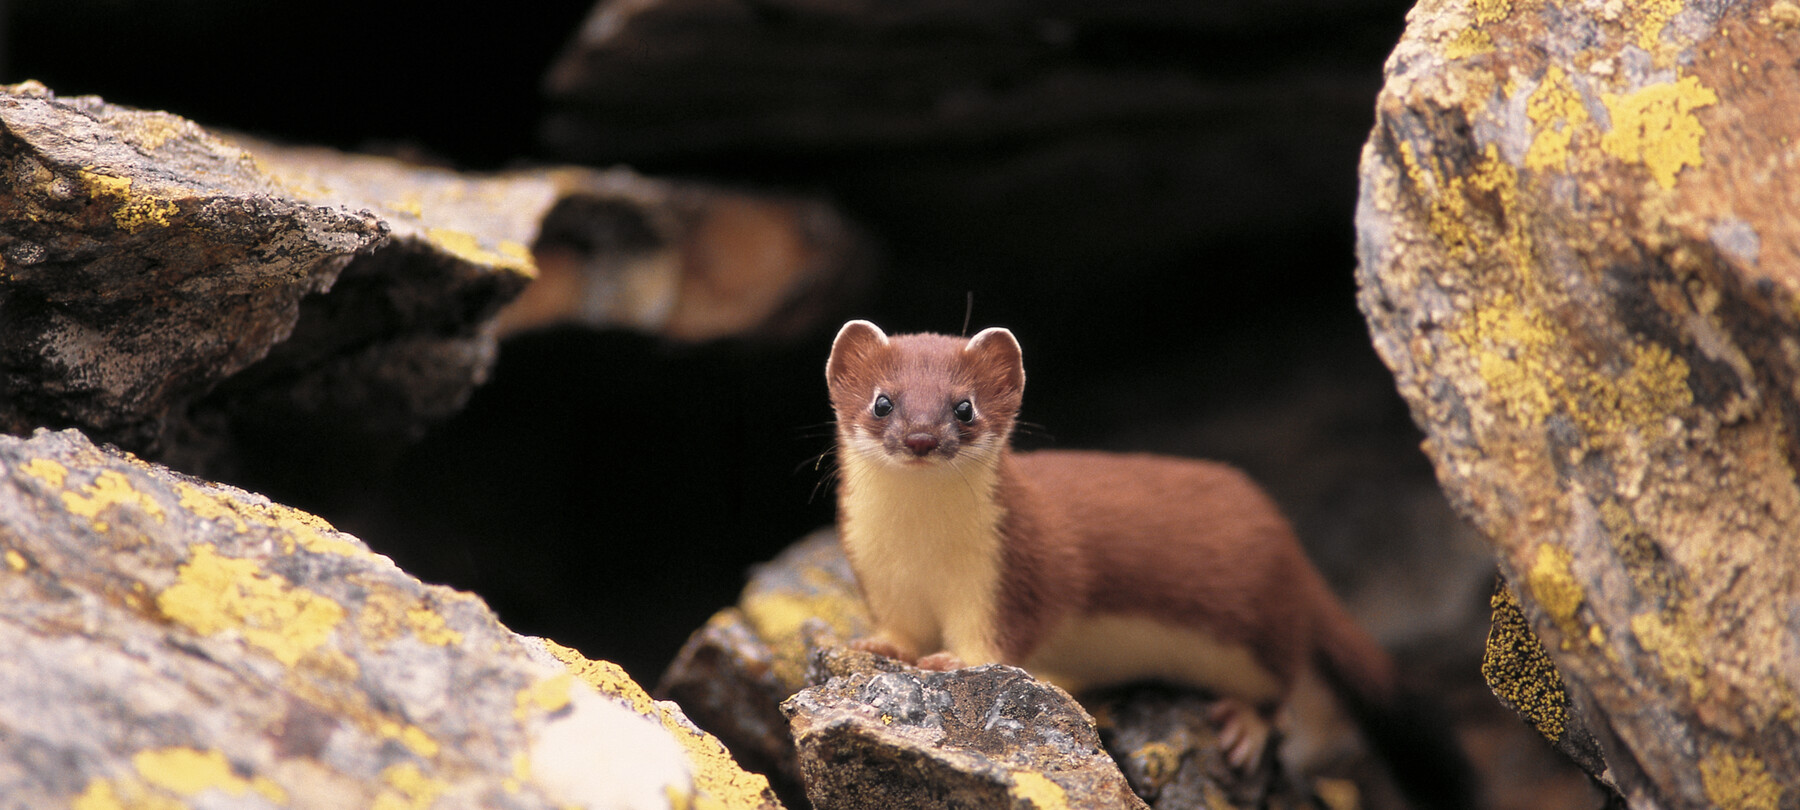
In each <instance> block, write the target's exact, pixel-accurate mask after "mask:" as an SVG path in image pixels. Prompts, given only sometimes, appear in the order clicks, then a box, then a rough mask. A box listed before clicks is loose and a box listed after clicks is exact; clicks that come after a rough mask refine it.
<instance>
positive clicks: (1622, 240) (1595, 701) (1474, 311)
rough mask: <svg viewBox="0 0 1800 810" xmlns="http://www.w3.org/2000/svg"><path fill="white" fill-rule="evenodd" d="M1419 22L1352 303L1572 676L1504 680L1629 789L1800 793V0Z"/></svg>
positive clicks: (1723, 802)
mask: <svg viewBox="0 0 1800 810" xmlns="http://www.w3.org/2000/svg"><path fill="white" fill-rule="evenodd" d="M1408 20H1409V25H1408V27H1407V31H1406V34H1405V37H1404V38H1403V39H1402V40H1401V42H1400V44H1399V46H1398V47H1397V48H1396V49H1395V51H1394V53H1393V56H1392V57H1391V58H1390V59H1389V60H1388V63H1387V68H1386V76H1387V81H1386V87H1385V89H1384V90H1383V91H1382V94H1381V97H1380V100H1379V102H1378V109H1377V121H1376V126H1375V129H1374V132H1373V133H1372V135H1371V136H1370V139H1369V141H1368V144H1367V146H1366V147H1365V150H1364V155H1363V163H1362V192H1361V200H1360V204H1359V209H1358V215H1357V232H1358V241H1359V251H1360V267H1359V270H1358V278H1359V282H1360V285H1361V292H1360V297H1359V304H1360V306H1361V308H1362V311H1363V313H1364V315H1365V316H1366V318H1367V320H1368V323H1369V326H1370V331H1371V333H1372V335H1373V337H1374V343H1375V346H1376V348H1377V350H1378V351H1379V352H1380V354H1381V355H1382V358H1383V360H1384V361H1385V362H1386V363H1387V364H1388V366H1389V367H1390V368H1391V369H1392V370H1393V372H1394V376H1395V378H1396V381H1397V383H1398V387H1399V390H1400V393H1401V394H1402V395H1403V396H1404V397H1405V398H1406V400H1407V401H1408V404H1409V405H1410V406H1411V408H1412V413H1413V417H1414V419H1415V421H1417V422H1418V424H1419V425H1420V426H1421V427H1422V428H1423V429H1424V430H1425V432H1426V434H1427V437H1428V438H1427V441H1426V443H1425V450H1426V452H1427V454H1428V455H1429V456H1430V457H1431V458H1432V461H1433V463H1434V464H1435V465H1436V468H1437V474H1438V478H1439V480H1440V481H1441V483H1442V484H1443V487H1444V490H1445V492H1446V493H1447V494H1448V495H1449V497H1450V500H1451V501H1452V503H1453V504H1454V506H1455V507H1456V508H1457V509H1458V511H1460V512H1461V513H1462V514H1463V515H1464V516H1465V517H1466V518H1467V519H1468V520H1470V521H1471V522H1472V523H1473V524H1474V525H1475V526H1476V527H1477V528H1479V529H1480V530H1481V531H1482V533H1483V534H1485V535H1486V536H1487V537H1488V539H1489V540H1490V541H1491V542H1492V543H1493V545H1494V548H1495V550H1496V551H1497V552H1498V556H1499V560H1500V566H1501V569H1502V571H1503V573H1504V574H1505V575H1506V578H1507V580H1508V581H1509V582H1510V583H1511V586H1512V588H1513V595H1515V596H1516V597H1517V602H1518V605H1519V607H1520V608H1521V610H1522V615H1523V616H1524V617H1525V618H1526V620H1528V622H1529V624H1530V627H1531V629H1532V630H1534V631H1535V632H1536V634H1537V635H1538V636H1539V637H1540V638H1541V639H1542V640H1543V646H1544V648H1545V651H1546V652H1547V654H1548V658H1549V660H1550V661H1551V662H1553V663H1554V666H1555V669H1556V670H1559V671H1560V674H1561V681H1562V682H1563V684H1564V685H1565V686H1566V688H1567V691H1566V693H1565V694H1563V695H1561V696H1556V695H1555V694H1554V690H1548V689H1543V690H1541V691H1539V692H1535V693H1534V692H1533V691H1531V690H1532V689H1536V688H1538V687H1541V686H1544V685H1546V684H1549V683H1551V681H1550V679H1548V678H1537V679H1536V683H1537V684H1538V686H1536V687H1534V686H1532V685H1531V684H1527V683H1520V684H1517V685H1516V686H1506V685H1504V684H1503V685H1502V686H1501V691H1502V692H1503V693H1509V694H1510V697H1509V699H1511V700H1514V701H1515V702H1518V701H1519V700H1520V699H1521V698H1526V697H1529V696H1531V695H1534V694H1538V695H1549V696H1550V697H1549V699H1548V700H1543V701H1540V700H1538V699H1536V698H1531V699H1528V700H1524V703H1526V704H1533V705H1535V707H1536V709H1543V708H1546V707H1554V706H1557V705H1566V706H1569V707H1573V708H1575V709H1577V710H1578V711H1575V712H1566V713H1557V712H1549V713H1543V712H1539V713H1538V717H1537V718H1536V719H1538V720H1539V722H1540V728H1541V729H1544V730H1545V733H1546V735H1547V736H1551V737H1553V738H1557V739H1559V740H1562V741H1564V742H1565V743H1571V741H1570V739H1569V738H1568V737H1566V733H1567V732H1568V731H1569V729H1567V728H1556V727H1549V726H1544V725H1542V720H1543V718H1545V717H1552V716H1555V717H1560V718H1562V719H1564V720H1568V721H1569V722H1575V721H1576V719H1577V718H1585V723H1586V725H1588V726H1590V727H1589V728H1588V729H1586V732H1591V733H1592V735H1593V740H1592V742H1593V744H1592V745H1589V744H1586V743H1571V744H1573V745H1576V746H1578V747H1580V748H1585V749H1586V754H1583V755H1581V758H1582V759H1584V760H1586V761H1587V762H1588V764H1589V765H1590V767H1592V766H1593V765H1594V763H1595V759H1594V757H1593V754H1595V753H1596V750H1597V752H1598V753H1599V754H1601V755H1602V758H1603V760H1604V765H1603V767H1601V768H1598V769H1596V770H1597V772H1596V774H1595V775H1596V776H1599V777H1601V778H1603V779H1605V780H1606V781H1608V782H1609V783H1611V784H1612V785H1614V786H1615V787H1616V788H1618V790H1620V791H1621V792H1622V793H1623V795H1624V796H1625V798H1626V799H1627V801H1628V802H1629V803H1631V804H1632V806H1643V807H1651V806H1655V807H1663V808H1674V807H1791V806H1795V804H1796V802H1800V794H1797V793H1796V791H1795V789H1794V786H1795V785H1800V719H1797V718H1800V703H1797V702H1796V695H1800V676H1797V675H1796V673H1800V629H1797V628H1796V625H1795V623H1794V619H1793V617H1794V616H1796V615H1800V479H1797V477H1796V475H1795V470H1796V469H1800V431H1796V427H1795V426H1796V425H1800V396H1796V391H1800V387H1797V386H1796V384H1797V383H1800V314H1797V313H1800V219H1796V218H1795V217H1794V216H1793V215H1792V212H1794V211H1797V210H1800V183H1795V182H1794V180H1793V178H1794V173H1795V167H1796V154H1795V151H1794V149H1795V146H1794V144H1795V143H1796V142H1797V141H1800V74H1797V73H1796V72H1795V71H1794V70H1793V65H1794V64H1795V63H1796V61H1797V60H1800V6H1796V5H1795V4H1794V3H1793V2H1791V1H1790V0H1773V2H1734V3H1684V2H1669V3H1624V4H1617V3H1583V4H1528V3H1508V2H1485V0H1484V1H1482V2H1455V1H1451V0H1428V2H1422V3H1420V4H1419V6H1418V7H1416V8H1415V9H1414V10H1413V12H1412V14H1411V15H1409V17H1408ZM1510 649H1512V650H1513V651H1514V652H1517V651H1519V650H1521V649H1525V650H1527V651H1528V646H1522V645H1520V644H1517V643H1513V644H1511V645H1510ZM1529 658H1530V656H1519V657H1518V658H1517V659H1516V662H1519V663H1526V662H1528V659H1529ZM1490 669H1491V670H1493V671H1495V672H1502V671H1510V672H1516V673H1527V672H1538V673H1540V674H1541V673H1542V672H1543V667H1542V666H1517V667H1511V668H1509V667H1501V666H1495V667H1490ZM1584 733H1585V732H1584ZM1571 750H1573V749H1571Z"/></svg>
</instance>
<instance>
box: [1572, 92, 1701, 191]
mask: <svg viewBox="0 0 1800 810" xmlns="http://www.w3.org/2000/svg"><path fill="white" fill-rule="evenodd" d="M1601 100H1602V101H1604V102H1605V104H1606V109H1607V112H1608V113H1609V114H1610V117H1611V118H1612V131H1610V132H1608V133H1606V134H1605V135H1603V136H1601V138H1600V148H1601V150H1602V151H1604V152H1606V154H1608V155H1611V156H1613V157H1615V158H1618V159H1619V160H1623V161H1625V162H1627V163H1642V164H1644V166H1646V167H1647V168H1649V169H1650V175H1651V176H1652V177H1654V178H1655V179H1656V183H1657V185H1660V186H1662V187H1663V188H1664V189H1669V188H1674V186H1675V175H1676V174H1677V173H1678V172H1680V171H1681V168H1682V167H1683V166H1695V167H1698V166H1700V165H1701V164H1702V162H1703V161H1704V158H1703V157H1702V156H1701V154H1700V139H1701V137H1702V136H1704V135H1705V134H1706V128H1705V127H1703V126H1701V125H1700V119H1699V118H1697V117H1695V115H1694V110H1697V109H1699V108H1701V107H1708V106H1711V105H1713V104H1717V103H1718V101H1719V97H1718V95H1717V94H1715V93H1713V91H1712V90H1710V89H1708V88H1707V87H1706V86H1705V85H1702V84H1701V83H1700V80H1699V79H1698V78H1696V77H1693V76H1684V77H1682V79H1681V80H1680V81H1678V82H1676V83H1674V84H1653V85H1650V86H1648V87H1645V88H1643V89H1640V90H1638V91H1637V92H1635V93H1627V94H1625V95H1617V94H1613V93H1605V94H1602V96H1601Z"/></svg>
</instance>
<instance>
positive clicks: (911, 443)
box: [906, 432, 938, 457]
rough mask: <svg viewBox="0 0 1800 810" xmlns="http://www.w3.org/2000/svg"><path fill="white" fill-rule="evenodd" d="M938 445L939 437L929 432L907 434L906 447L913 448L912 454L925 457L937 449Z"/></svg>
mask: <svg viewBox="0 0 1800 810" xmlns="http://www.w3.org/2000/svg"><path fill="white" fill-rule="evenodd" d="M937 446H938V440H937V437H936V436H933V435H931V434H929V433H923V432H921V433H908V434H906V449H908V450H911V451H912V454H913V455H915V456H920V457H923V456H927V455H930V454H931V451H933V450H936V449H937Z"/></svg>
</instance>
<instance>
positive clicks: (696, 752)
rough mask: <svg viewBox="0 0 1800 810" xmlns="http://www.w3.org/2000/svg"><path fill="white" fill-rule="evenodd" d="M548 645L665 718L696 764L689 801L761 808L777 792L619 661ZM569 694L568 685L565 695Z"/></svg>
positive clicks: (714, 807) (713, 807)
mask: <svg viewBox="0 0 1800 810" xmlns="http://www.w3.org/2000/svg"><path fill="white" fill-rule="evenodd" d="M544 648H545V650H546V651H548V652H549V653H550V654H551V656H553V657H555V658H556V660H558V661H560V662H561V663H562V665H563V666H564V667H565V668H567V669H568V671H569V672H570V673H571V674H572V675H573V676H575V677H578V678H580V679H581V680H582V681H584V682H586V683H587V684H588V685H589V686H592V687H593V688H594V690H595V691H597V692H599V693H600V694H602V695H608V696H611V697H613V698H614V699H619V700H623V701H624V702H625V703H626V704H627V705H629V706H630V707H631V709H632V710H633V711H635V712H637V713H638V714H641V715H644V716H646V717H650V718H652V719H656V720H659V721H661V723H662V725H663V728H664V729H667V730H668V732H669V736H671V737H673V738H674V739H675V741H676V742H677V743H680V744H681V747H682V749H683V751H685V752H686V754H687V759H688V763H689V764H690V765H691V766H693V772H694V795H693V797H692V803H691V804H690V805H689V806H691V807H693V808H694V810H724V808H735V807H758V806H760V805H762V804H763V803H764V801H765V799H767V798H769V797H771V796H773V794H772V793H771V792H770V790H769V779H768V777H765V776H763V775H762V774H756V773H750V772H748V771H745V770H744V769H743V768H742V767H740V766H739V765H738V764H737V761H736V760H734V759H732V758H731V752H729V751H727V750H726V749H725V745H724V744H723V743H721V742H719V740H718V738H717V737H714V736H712V735H711V734H707V733H706V732H704V731H700V730H698V729H696V728H693V727H691V726H688V725H684V724H683V723H681V722H680V721H679V720H677V719H676V715H675V714H674V713H673V712H671V711H669V710H668V709H666V708H664V707H663V706H661V705H659V704H657V703H656V701H654V700H651V699H650V695H649V694H648V693H646V692H645V691H644V688H643V687H641V686H638V684H637V682H636V681H633V680H631V677H630V676H629V675H627V674H625V670H623V669H621V668H620V667H619V666H618V665H617V664H613V663H611V662H608V661H594V660H590V659H589V658H587V657H586V656H584V655H582V654H581V653H580V652H578V651H576V650H573V649H570V648H568V647H564V646H562V645H561V644H557V643H556V642H554V641H550V640H548V639H545V640H544ZM528 689H529V687H528ZM521 696H523V694H522V693H521ZM567 699H568V698H567V690H566V688H565V690H564V693H563V700H564V701H567Z"/></svg>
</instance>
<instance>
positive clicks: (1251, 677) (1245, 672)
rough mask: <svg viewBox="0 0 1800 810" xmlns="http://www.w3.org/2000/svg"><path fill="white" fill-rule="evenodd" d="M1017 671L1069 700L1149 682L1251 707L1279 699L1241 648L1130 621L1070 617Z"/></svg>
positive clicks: (1272, 681)
mask: <svg viewBox="0 0 1800 810" xmlns="http://www.w3.org/2000/svg"><path fill="white" fill-rule="evenodd" d="M1024 666H1025V669H1027V670H1030V671H1031V673H1032V674H1033V675H1036V676H1038V677H1040V678H1043V679H1044V680H1047V681H1050V682H1051V683H1054V684H1056V685H1057V686H1060V687H1062V688H1064V689H1066V690H1068V691H1070V692H1078V691H1080V690H1083V689H1088V688H1091V687H1097V686H1110V685H1115V684H1121V683H1127V682H1130V681H1139V680H1152V679H1156V680H1165V681H1170V682H1174V683H1183V684H1189V685H1193V686H1200V687H1204V688H1207V689H1210V690H1212V691H1214V692H1217V693H1219V694H1221V695H1225V696H1229V697H1235V698H1239V699H1241V700H1244V701H1247V702H1250V703H1258V704H1260V703H1271V702H1274V701H1277V700H1279V699H1281V697H1282V686H1281V682H1280V681H1279V680H1278V679H1276V677H1275V676H1274V675H1273V674H1271V673H1270V672H1269V671H1268V670H1267V669H1265V668H1263V666H1262V665H1261V664H1258V663H1257V661H1256V658H1255V657H1254V656H1253V655H1251V653H1250V650H1249V649H1248V648H1246V647H1243V646H1241V645H1235V644H1228V643H1225V642H1223V641H1221V640H1219V639H1218V638H1216V637H1214V636H1213V635H1211V634H1209V633H1205V632H1202V631H1199V630H1193V629H1190V628H1185V627H1177V626H1174V625H1170V624H1165V623H1163V622H1158V621H1154V620H1151V619H1145V618H1141V617H1136V616H1120V615H1098V616H1072V617H1070V618H1068V619H1067V620H1065V621H1063V622H1062V624H1061V625H1060V626H1058V627H1057V628H1056V629H1055V630H1054V631H1053V632H1051V634H1050V636H1049V638H1048V639H1046V640H1045V642H1044V643H1042V644H1040V645H1038V648H1037V649H1036V650H1033V651H1032V652H1031V655H1030V656H1029V657H1028V658H1027V659H1026V660H1025V662H1024Z"/></svg>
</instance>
